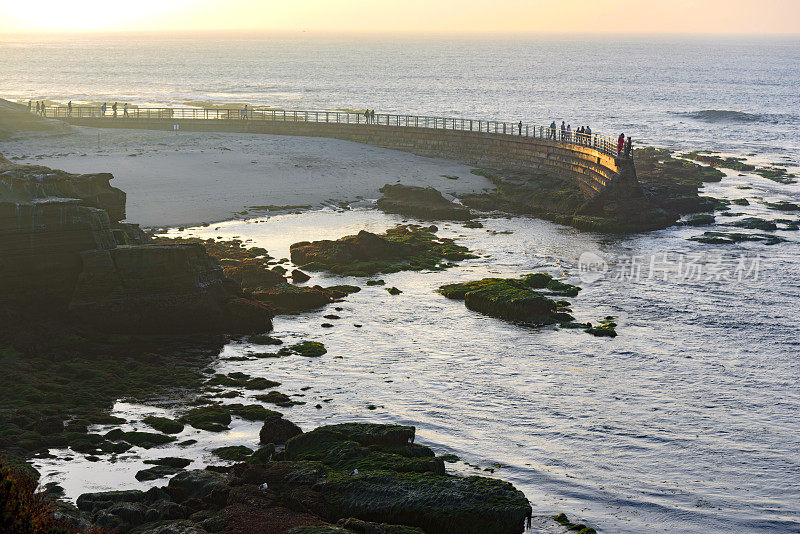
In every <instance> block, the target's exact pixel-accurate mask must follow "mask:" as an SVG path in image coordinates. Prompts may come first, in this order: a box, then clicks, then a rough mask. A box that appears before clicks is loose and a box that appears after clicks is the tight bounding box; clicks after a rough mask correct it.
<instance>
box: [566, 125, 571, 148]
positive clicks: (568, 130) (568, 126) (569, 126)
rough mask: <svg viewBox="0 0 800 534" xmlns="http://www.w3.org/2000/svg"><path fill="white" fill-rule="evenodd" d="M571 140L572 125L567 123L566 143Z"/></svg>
mask: <svg viewBox="0 0 800 534" xmlns="http://www.w3.org/2000/svg"><path fill="white" fill-rule="evenodd" d="M571 142H572V125H571V124H567V143H571Z"/></svg>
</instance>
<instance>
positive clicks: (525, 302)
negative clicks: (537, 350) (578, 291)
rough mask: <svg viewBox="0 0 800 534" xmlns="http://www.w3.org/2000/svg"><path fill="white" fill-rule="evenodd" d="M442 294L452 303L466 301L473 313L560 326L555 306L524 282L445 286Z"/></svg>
mask: <svg viewBox="0 0 800 534" xmlns="http://www.w3.org/2000/svg"><path fill="white" fill-rule="evenodd" d="M439 292H440V293H441V294H442V295H444V296H445V297H447V298H450V299H463V300H464V303H465V305H466V306H467V308H469V309H470V310H474V311H477V312H480V313H483V314H485V315H491V316H492V317H498V318H501V319H506V320H509V321H522V322H531V323H542V324H552V323H555V322H558V321H557V320H556V317H555V314H556V311H557V309H558V306H557V305H556V302H555V301H554V300H553V299H551V298H548V297H546V296H545V295H544V294H542V293H540V292H538V291H534V290H533V289H531V287H529V286H528V285H527V284H526V283H525V282H524V281H523V280H516V279H510V278H484V279H483V280H478V281H475V282H465V283H460V284H448V285H444V286H442V287H440V288H439Z"/></svg>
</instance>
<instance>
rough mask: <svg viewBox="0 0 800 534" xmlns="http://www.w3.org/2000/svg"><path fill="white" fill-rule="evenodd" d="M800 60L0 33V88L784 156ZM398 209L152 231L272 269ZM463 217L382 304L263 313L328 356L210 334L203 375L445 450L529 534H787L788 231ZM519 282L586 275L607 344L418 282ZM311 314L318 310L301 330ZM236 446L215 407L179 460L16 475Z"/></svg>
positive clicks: (111, 479)
mask: <svg viewBox="0 0 800 534" xmlns="http://www.w3.org/2000/svg"><path fill="white" fill-rule="evenodd" d="M799 60H800V42H798V40H797V39H794V40H793V39H789V38H785V39H770V40H768V39H749V40H741V39H733V38H717V39H707V38H693V39H689V38H666V37H665V38H660V39H650V40H646V39H643V38H632V37H604V38H592V39H590V38H575V37H548V38H519V39H510V38H489V37H481V38H452V37H450V38H444V37H439V38H420V37H413V38H412V37H385V38H375V37H369V38H367V37H341V36H338V37H337V36H327V37H322V36H316V37H309V36H305V35H284V36H273V37H263V36H251V37H247V38H242V37H239V38H232V37H231V38H215V39H199V38H173V39H155V38H137V39H133V38H125V39H121V38H104V39H103V40H100V41H90V40H85V39H72V40H63V39H61V40H58V39H54V40H38V41H36V40H31V39H23V38H2V37H0V72H2V73H3V76H2V77H0V96H3V97H6V98H31V97H33V98H48V99H52V100H56V101H66V100H70V99H71V100H73V101H76V102H78V101H81V100H83V101H92V102H94V101H97V100H109V101H111V100H119V101H126V100H127V101H130V102H134V103H140V104H146V103H151V104H156V103H165V104H170V105H186V104H187V103H188V102H193V101H204V102H214V103H230V102H249V103H251V104H254V105H255V104H261V105H272V106H280V107H286V108H294V109H303V108H319V109H336V108H364V107H370V108H375V109H376V110H378V111H379V112H402V113H419V114H436V115H448V116H464V117H480V118H498V119H507V120H514V119H517V118H519V119H522V120H526V121H528V120H529V121H532V122H533V121H538V122H542V123H549V122H550V121H551V120H554V119H556V120H558V121H560V120H561V119H562V118H563V119H565V120H567V121H568V122H570V123H571V124H572V125H573V127H575V126H577V125H581V124H590V125H591V126H592V128H593V129H594V130H596V131H601V132H611V133H613V132H616V131H620V130H623V131H625V133H626V134H630V135H632V136H633V137H634V139H637V140H641V141H643V142H648V143H653V144H657V145H661V146H669V147H674V148H680V149H712V150H719V151H722V152H725V153H731V154H738V155H749V154H755V155H753V156H748V157H749V158H750V159H751V160H753V161H756V162H765V163H766V162H774V163H780V162H783V163H785V164H788V165H790V166H792V165H794V166H797V165H798V164H800V133H799V132H800V96H798V95H800V91H799V90H798V89H800V61H799ZM0 151H1V150H0ZM102 170H109V171H111V172H113V169H102ZM742 188H748V189H742ZM705 194H708V195H711V196H715V197H718V198H727V199H735V198H743V197H744V198H748V199H749V200H750V202H751V204H750V205H749V206H743V207H740V206H734V207H733V208H734V209H732V212H735V213H738V214H739V215H730V216H719V217H718V223H725V222H730V221H735V220H737V219H740V218H741V217H744V216H759V217H764V218H767V219H787V220H792V221H798V213H797V212H788V213H783V212H777V211H774V210H770V209H768V208H767V206H766V205H765V204H764V202H767V201H777V200H785V201H793V202H800V186H798V185H797V184H792V185H783V184H777V183H774V182H771V181H769V180H766V179H764V178H761V177H759V176H756V175H751V174H746V175H739V174H738V173H736V172H727V176H726V178H725V179H724V180H723V181H722V182H721V183H718V184H709V185H707V186H706V188H705ZM400 221H401V218H399V217H396V216H391V215H386V214H382V213H380V212H377V211H375V210H371V209H365V208H364V207H360V208H357V209H352V210H341V211H339V210H331V209H326V210H320V211H312V212H307V213H300V214H289V215H279V216H274V217H268V218H260V219H254V220H248V221H229V222H224V223H220V224H219V225H214V226H213V227H210V228H189V229H186V230H184V231H183V232H178V231H177V230H173V231H172V232H171V233H172V234H178V233H181V234H183V235H196V236H201V237H216V236H222V237H225V238H232V237H236V236H238V237H241V238H242V239H245V240H249V241H248V243H249V244H252V245H258V246H263V247H265V248H267V250H269V251H270V253H271V254H272V255H273V256H275V257H287V256H288V247H289V245H290V244H291V243H293V242H296V241H301V240H308V239H321V238H336V237H339V236H341V235H345V234H349V233H354V232H356V231H358V230H360V229H368V230H371V231H381V230H383V229H385V228H388V227H390V226H393V225H394V224H397V223H398V222H400ZM482 221H483V222H484V224H485V226H486V228H485V229H466V228H463V227H462V226H461V225H458V224H444V225H441V226H442V234H443V235H447V236H451V237H454V238H456V239H457V240H458V242H459V243H461V244H464V245H466V246H468V247H470V248H471V249H473V250H475V251H477V252H479V253H480V254H481V257H480V258H478V259H475V260H469V261H466V262H463V263H462V264H460V265H459V266H458V267H456V268H453V269H450V270H448V271H444V272H407V273H396V274H391V275H386V276H382V278H384V279H385V280H386V282H387V286H396V287H398V288H400V289H401V290H402V291H403V293H402V294H401V295H397V296H391V295H389V294H388V293H387V292H386V291H385V289H383V288H382V287H379V286H378V287H364V289H363V290H362V291H361V292H360V293H357V294H354V295H351V296H350V297H348V298H347V299H346V300H345V301H344V302H342V303H339V304H336V305H334V306H329V307H327V308H325V309H323V310H321V311H318V312H312V313H309V314H303V315H299V316H293V317H281V318H279V319H277V320H276V323H275V335H276V336H278V337H280V338H281V339H284V340H285V341H287V342H290V341H293V340H299V339H315V340H320V341H322V342H324V343H325V345H326V346H327V348H328V351H329V353H328V354H327V355H325V356H323V357H321V358H318V359H302V358H300V357H288V358H282V359H250V360H245V361H239V360H230V359H227V358H230V357H238V356H242V355H247V354H248V353H252V352H259V351H263V350H264V348H263V347H253V346H251V345H249V344H248V343H246V342H233V343H231V344H230V345H228V346H227V347H226V348H225V349H224V351H223V353H222V354H221V355H220V359H219V361H218V362H216V363H215V368H216V370H217V371H218V372H233V371H243V372H246V373H249V374H251V375H254V376H264V377H267V378H270V379H274V380H278V381H280V382H282V386H281V387H280V388H279V389H280V390H281V391H283V392H285V393H287V394H293V395H298V396H300V395H302V397H298V398H301V399H302V400H305V401H307V404H305V405H301V406H295V407H292V408H289V409H285V410H283V411H284V412H285V413H286V416H287V417H288V418H290V419H291V420H293V421H296V422H297V423H298V424H300V425H301V426H302V427H303V428H305V429H308V428H312V427H314V426H317V425H319V424H325V423H332V422H341V421H351V420H361V421H385V422H399V423H405V424H413V425H415V426H417V429H418V441H419V442H422V443H425V444H428V445H431V446H432V447H434V448H435V449H436V450H437V452H439V453H445V452H452V453H454V454H456V455H458V456H459V457H460V458H461V459H462V460H463V461H462V462H459V463H456V464H453V465H452V466H448V469H450V470H452V471H454V472H459V473H465V474H471V473H477V472H479V471H477V470H476V469H475V468H474V467H472V466H471V465H474V466H478V469H480V473H482V474H490V473H489V472H487V471H484V470H485V469H493V470H494V471H493V473H492V476H497V477H500V478H503V479H506V480H509V481H511V482H513V483H514V484H515V485H517V487H519V488H520V489H522V490H523V491H524V492H525V493H526V495H527V496H528V497H529V499H530V500H531V503H532V505H533V507H534V513H535V514H536V515H537V516H538V517H539V518H540V519H539V520H537V521H536V522H535V525H534V530H535V531H536V532H560V531H561V530H563V529H559V528H558V527H556V526H555V525H554V524H552V522H548V521H547V520H546V519H545V518H546V516H548V515H552V514H554V513H558V512H566V513H567V514H568V515H569V516H570V518H572V519H573V520H579V521H582V522H585V523H587V524H589V525H591V526H594V527H595V528H597V529H598V531H601V532H615V533H616V532H620V533H639V532H656V531H657V532H744V533H749V532H753V533H755V532H800V423H798V415H797V414H798V413H800V358H798V353H800V332H799V331H798V326H797V319H798V313H797V309H798V307H800V269H798V265H799V263H798V257H800V247H799V246H798V237H799V236H800V233H798V232H796V231H794V232H792V231H783V230H779V231H777V232H775V235H778V236H781V237H783V238H785V239H786V240H787V241H786V242H783V243H779V244H776V245H772V246H766V245H763V244H760V243H744V244H739V245H733V246H722V245H704V244H700V243H697V242H693V241H688V240H687V238H689V237H692V236H695V235H698V234H700V233H702V232H703V231H705V230H720V231H724V230H731V228H730V227H725V226H722V225H719V224H718V225H716V226H712V227H709V228H691V227H673V228H669V229H666V230H662V231H659V232H652V233H648V234H643V235H634V236H619V237H607V236H599V235H594V234H588V233H580V232H577V231H576V230H574V229H572V228H567V227H563V226H559V225H555V224H552V223H549V222H545V221H539V220H535V219H527V218H513V219H506V218H487V219H482ZM783 225H784V223H781V226H783ZM743 231H744V232H748V231H747V230H743ZM504 232H510V233H504ZM586 255H589V257H590V258H595V259H597V258H599V259H600V260H602V261H605V262H606V263H605V266H606V269H605V270H603V271H602V272H600V273H599V277H596V276H593V275H594V274H595V273H593V272H592V273H588V272H585V271H584V270H582V266H583V265H584V264H583V263H582V262H581V261H580V259H581V257H582V256H584V257H585V256H586ZM537 270H545V271H548V272H551V273H553V274H555V275H559V276H563V277H564V279H565V280H567V281H569V282H571V283H576V284H578V285H580V286H582V287H584V290H583V291H582V292H581V293H580V295H579V296H578V297H576V298H574V299H570V300H572V301H573V304H574V307H573V309H574V312H575V315H576V317H577V319H578V320H580V321H592V322H595V321H597V320H598V319H600V318H601V317H604V316H606V315H614V316H617V317H618V323H619V327H618V332H619V336H618V337H617V338H614V339H604V338H594V337H592V336H590V335H588V334H585V333H584V332H582V331H579V330H578V331H576V330H557V329H553V328H540V329H534V328H527V327H523V326H519V325H514V324H510V323H507V322H503V321H500V320H497V319H492V318H489V317H485V316H482V315H480V314H477V313H473V312H471V311H469V310H467V309H466V308H465V307H464V305H463V303H462V302H459V301H450V300H447V299H444V298H443V297H441V296H440V295H438V294H437V293H436V292H435V289H436V288H437V287H438V286H439V285H441V284H444V283H450V282H455V281H463V280H471V279H476V278H480V277H484V276H515V275H518V274H521V273H526V272H531V271H537ZM309 283H310V284H315V283H321V284H323V285H325V284H333V283H358V284H359V285H363V280H356V279H348V278H344V279H342V278H336V277H329V276H326V275H316V276H315V277H314V278H313V279H312V280H311V281H310V282H309ZM334 307H339V308H341V309H340V310H334ZM331 313H334V314H337V315H339V316H340V317H341V318H340V319H337V320H331V319H324V318H323V315H327V314H331ZM323 322H330V323H333V324H334V327H333V328H330V329H325V328H321V327H320V324H321V323H323ZM356 324H358V325H361V326H360V327H357V326H355V325H356ZM340 357H341V358H340ZM309 386H310V388H311V389H308V390H303V389H302V388H304V387H309ZM247 395H249V394H248V393H245V398H246V399H247V401H248V402H251V401H252V402H254V401H253V399H250V398H247ZM230 402H242V399H241V398H238V399H233V400H231V401H230ZM317 404H319V405H321V406H322V408H321V409H317V408H316V407H315V406H316V405H317ZM369 405H374V406H375V407H376V409H375V410H369V409H368V408H367V407H368V406H369ZM116 409H117V411H118V413H119V414H122V415H123V416H125V417H126V418H127V419H128V420H129V421H130V423H131V425H132V426H137V427H139V428H141V425H140V424H139V423H138V418H140V417H141V416H142V415H144V414H148V413H159V414H161V413H163V414H170V413H174V412H175V410H178V409H180V406H178V407H175V406H169V405H165V406H160V407H152V406H136V405H131V404H127V403H119V404H118V406H117V408H116ZM257 434H258V425H254V424H248V423H245V422H242V421H240V420H238V419H237V420H236V421H235V423H234V425H233V426H232V429H231V430H230V431H229V432H225V433H221V434H212V433H208V432H203V431H195V430H192V429H187V430H186V431H184V434H183V435H181V438H184V436H185V438H188V437H193V438H196V439H198V444H197V446H195V447H192V448H191V449H190V450H178V449H176V448H174V447H166V448H160V449H154V450H152V451H138V450H134V451H132V452H131V453H127V454H123V455H119V456H118V457H117V458H115V463H110V462H106V461H103V462H89V461H87V460H86V459H85V458H82V457H81V456H80V455H74V454H70V453H69V452H68V451H52V452H53V453H54V454H55V455H56V458H55V459H41V460H39V461H37V466H38V467H39V468H40V469H41V470H42V472H43V474H44V476H45V481H48V480H57V481H59V482H60V483H62V484H63V485H64V487H65V488H66V490H67V494H68V496H70V497H72V498H74V497H76V496H77V495H78V494H80V493H82V492H84V491H91V490H99V489H116V488H119V487H121V486H124V487H139V486H140V484H139V483H137V482H136V481H135V479H134V477H133V475H134V474H135V472H136V470H138V469H141V468H142V467H143V466H144V464H142V460H143V459H145V458H147V457H150V456H169V455H172V456H176V455H177V456H189V457H191V458H193V459H194V460H195V464H194V465H195V466H202V465H204V464H206V463H211V462H214V463H218V461H216V460H215V459H214V458H213V457H212V456H211V455H210V450H211V449H212V448H214V447H218V446H220V445H222V444H248V445H250V446H254V445H255V443H256V442H257ZM67 457H68V458H70V460H69V461H67V460H66V458H67ZM468 464H471V465H468Z"/></svg>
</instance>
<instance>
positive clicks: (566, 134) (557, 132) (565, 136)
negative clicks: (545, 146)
mask: <svg viewBox="0 0 800 534" xmlns="http://www.w3.org/2000/svg"><path fill="white" fill-rule="evenodd" d="M547 138H548V139H552V140H554V141H555V140H559V141H562V142H564V143H576V144H579V145H584V146H591V147H595V148H597V147H601V148H602V149H604V150H605V151H606V152H613V146H609V145H610V144H611V142H610V141H608V140H606V138H602V139H601V138H600V137H599V136H597V135H594V137H593V136H592V129H591V128H590V127H589V126H581V127H580V128H578V129H577V130H576V131H574V132H573V131H572V126H571V125H569V124H566V122H565V121H561V127H560V128H559V127H558V126H556V121H553V122H552V123H550V128H548V129H547ZM616 156H617V157H618V158H625V159H628V158H630V157H631V138H630V136H628V137H627V138H626V137H625V134H624V133H622V134H619V137H618V138H617V147H616Z"/></svg>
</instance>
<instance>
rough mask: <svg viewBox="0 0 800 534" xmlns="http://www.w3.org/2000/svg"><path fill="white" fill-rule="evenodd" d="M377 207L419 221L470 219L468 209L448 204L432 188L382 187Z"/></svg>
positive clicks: (397, 185)
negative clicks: (415, 218) (418, 219)
mask: <svg viewBox="0 0 800 534" xmlns="http://www.w3.org/2000/svg"><path fill="white" fill-rule="evenodd" d="M380 191H381V193H383V196H382V197H381V198H379V199H378V207H379V208H380V209H382V210H383V211H385V212H387V213H400V214H402V215H408V216H411V217H418V218H420V219H430V220H434V221H438V220H456V221H466V220H469V219H471V218H472V213H471V212H470V210H469V208H467V207H466V206H462V205H460V204H456V203H454V202H450V201H449V200H447V199H446V198H444V197H443V196H442V194H441V193H440V192H439V191H437V190H436V189H434V188H432V187H418V186H413V185H400V184H395V185H389V184H387V185H384V186H383V187H381V189H380Z"/></svg>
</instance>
